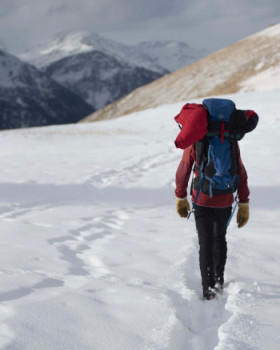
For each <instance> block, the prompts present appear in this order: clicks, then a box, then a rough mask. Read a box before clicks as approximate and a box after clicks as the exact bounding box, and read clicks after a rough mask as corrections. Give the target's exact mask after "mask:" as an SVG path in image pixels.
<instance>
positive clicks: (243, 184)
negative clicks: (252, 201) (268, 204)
mask: <svg viewBox="0 0 280 350" xmlns="http://www.w3.org/2000/svg"><path fill="white" fill-rule="evenodd" d="M237 152H238V169H237V174H238V176H239V185H238V191H237V193H238V199H239V202H240V203H248V202H249V195H250V190H249V187H248V176H247V171H246V169H245V167H244V164H243V162H242V159H241V155H240V149H239V146H238V149H237Z"/></svg>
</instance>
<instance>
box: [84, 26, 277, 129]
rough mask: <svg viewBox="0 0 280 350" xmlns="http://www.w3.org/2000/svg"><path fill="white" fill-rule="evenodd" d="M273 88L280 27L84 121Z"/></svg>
mask: <svg viewBox="0 0 280 350" xmlns="http://www.w3.org/2000/svg"><path fill="white" fill-rule="evenodd" d="M275 88H278V89H280V24H277V25H273V26H270V27H269V28H267V29H265V30H263V31H261V32H259V33H257V34H254V35H252V36H250V37H248V38H245V39H243V40H241V41H239V42H237V43H235V44H233V45H231V46H229V47H227V48H224V49H222V50H219V51H217V52H214V53H212V54H210V55H208V56H206V57H203V58H202V59H200V60H198V61H196V62H194V63H192V64H189V65H187V66H185V67H183V68H181V69H179V70H177V71H175V72H173V73H171V74H168V75H166V76H164V77H162V78H160V79H158V80H156V81H154V82H152V83H150V84H148V85H146V86H143V87H141V88H139V89H136V90H135V91H133V92H131V93H130V94H128V95H127V96H125V97H124V98H122V99H120V100H118V101H116V102H114V103H112V104H110V105H107V106H106V107H104V108H102V109H101V110H99V111H97V112H95V113H93V114H92V115H91V116H89V117H87V118H85V120H84V121H85V122H88V121H97V120H103V119H112V118H116V117H119V116H122V115H125V114H129V113H132V112H136V111H140V110H143V109H147V108H154V107H156V106H160V105H162V104H170V103H174V102H180V101H187V102H190V101H191V99H195V98H204V97H206V96H217V95H222V94H230V93H236V92H240V91H244V92H245V91H263V90H269V89H275ZM151 96H153V98H151Z"/></svg>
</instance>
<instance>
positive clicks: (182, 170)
mask: <svg viewBox="0 0 280 350" xmlns="http://www.w3.org/2000/svg"><path fill="white" fill-rule="evenodd" d="M193 162H194V159H193V147H192V146H189V147H187V148H186V149H185V150H184V153H183V157H182V160H181V162H180V164H179V166H178V169H177V172H176V190H175V195H176V197H177V198H185V197H186V196H187V188H188V183H189V178H190V174H191V171H192V166H193Z"/></svg>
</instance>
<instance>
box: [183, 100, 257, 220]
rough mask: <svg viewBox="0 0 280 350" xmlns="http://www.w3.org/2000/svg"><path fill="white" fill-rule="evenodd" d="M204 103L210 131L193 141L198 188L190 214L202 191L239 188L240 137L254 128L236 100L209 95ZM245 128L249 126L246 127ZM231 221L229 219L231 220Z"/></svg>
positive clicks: (216, 192)
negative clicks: (238, 106)
mask: <svg viewBox="0 0 280 350" xmlns="http://www.w3.org/2000/svg"><path fill="white" fill-rule="evenodd" d="M203 107H204V108H205V109H206V110H207V112H208V113H207V114H208V132H207V134H206V135H205V136H204V137H203V138H202V139H201V140H199V141H197V142H196V143H195V145H194V147H195V150H196V155H197V162H196V163H197V164H196V165H195V168H194V171H196V173H197V174H198V176H197V177H194V178H193V181H192V189H193V188H194V189H196V190H197V193H196V197H195V200H194V203H193V208H192V211H191V212H190V214H189V216H190V215H191V213H192V212H193V211H194V210H195V206H196V202H197V200H198V197H199V194H200V192H201V191H202V192H203V193H206V194H209V196H210V197H213V196H216V195H221V194H227V193H234V192H235V191H236V190H237V188H238V184H239V177H238V174H237V170H238V145H237V141H238V140H240V139H241V138H242V137H243V136H244V134H245V133H246V132H248V131H251V130H249V127H248V126H247V124H248V120H247V121H246V125H245V119H246V114H245V111H241V110H237V109H236V108H235V104H234V102H233V101H231V100H228V99H217V98H209V99H205V100H204V101H203ZM243 119H244V120H243ZM254 122H255V121H254ZM242 123H243V127H242ZM251 123H252V121H251ZM256 125H257V121H256V122H255V125H254V126H253V125H252V126H250V128H251V129H252V128H255V126H256ZM236 126H239V127H236ZM246 128H247V129H248V130H245V129H246ZM236 204H237V197H236ZM235 207H236V206H235ZM234 210H235V209H234ZM233 213H234V211H233ZM233 213H232V215H233ZM230 219H231V218H230ZM229 222H230V220H229V221H228V224H229Z"/></svg>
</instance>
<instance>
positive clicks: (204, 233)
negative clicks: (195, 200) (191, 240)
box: [195, 205, 232, 291]
mask: <svg viewBox="0 0 280 350" xmlns="http://www.w3.org/2000/svg"><path fill="white" fill-rule="evenodd" d="M231 210H232V207H227V208H208V207H201V206H199V205H197V206H196V208H195V223H196V229H197V233H198V241H199V248H200V249H199V265H200V271H201V278H202V287H203V291H206V290H208V288H209V287H210V288H213V287H214V286H215V283H216V280H217V276H218V277H219V280H220V281H221V282H222V284H223V276H224V268H225V263H226V258H227V242H226V230H227V226H226V224H227V221H228V219H229V217H230V214H231Z"/></svg>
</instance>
